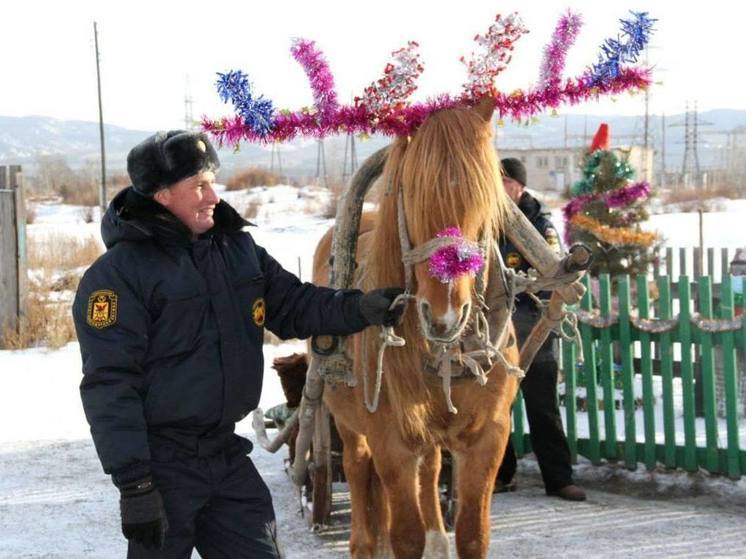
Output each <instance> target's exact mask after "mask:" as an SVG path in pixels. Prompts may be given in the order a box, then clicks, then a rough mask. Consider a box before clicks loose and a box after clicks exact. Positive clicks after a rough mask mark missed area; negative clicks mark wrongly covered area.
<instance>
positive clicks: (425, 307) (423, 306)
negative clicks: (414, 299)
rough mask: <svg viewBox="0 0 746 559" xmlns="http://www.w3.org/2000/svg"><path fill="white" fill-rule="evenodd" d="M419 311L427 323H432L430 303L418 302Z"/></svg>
mask: <svg viewBox="0 0 746 559" xmlns="http://www.w3.org/2000/svg"><path fill="white" fill-rule="evenodd" d="M420 310H421V312H422V317H423V318H425V319H426V320H428V321H429V322H432V318H433V315H432V313H431V311H430V303H428V302H427V301H420Z"/></svg>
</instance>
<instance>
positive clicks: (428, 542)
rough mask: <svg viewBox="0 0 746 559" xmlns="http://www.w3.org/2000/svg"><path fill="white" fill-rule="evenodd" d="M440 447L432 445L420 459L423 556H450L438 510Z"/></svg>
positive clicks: (441, 517) (434, 557)
mask: <svg viewBox="0 0 746 559" xmlns="http://www.w3.org/2000/svg"><path fill="white" fill-rule="evenodd" d="M440 462H441V455H440V447H439V446H433V447H432V448H431V449H430V450H428V451H427V452H426V453H425V455H424V456H423V457H422V460H421V461H420V508H421V510H422V517H423V519H424V521H425V530H426V532H425V557H432V558H433V559H445V558H448V557H450V552H449V551H448V536H446V531H445V527H444V526H443V515H442V513H441V510H440V488H439V484H438V478H439V476H440Z"/></svg>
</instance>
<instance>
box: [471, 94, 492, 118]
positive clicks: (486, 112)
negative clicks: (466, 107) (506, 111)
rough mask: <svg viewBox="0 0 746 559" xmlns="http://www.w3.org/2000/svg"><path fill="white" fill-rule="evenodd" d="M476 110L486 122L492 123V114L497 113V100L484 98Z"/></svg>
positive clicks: (475, 106)
mask: <svg viewBox="0 0 746 559" xmlns="http://www.w3.org/2000/svg"><path fill="white" fill-rule="evenodd" d="M474 110H475V111H476V113H477V114H478V115H479V116H481V117H482V118H483V119H484V121H485V122H490V121H492V113H494V112H495V98H494V97H490V96H489V95H487V96H485V97H482V98H481V99H480V100H479V101H478V102H477V104H476V105H474Z"/></svg>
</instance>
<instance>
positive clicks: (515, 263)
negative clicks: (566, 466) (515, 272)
mask: <svg viewBox="0 0 746 559" xmlns="http://www.w3.org/2000/svg"><path fill="white" fill-rule="evenodd" d="M522 262H523V258H521V255H520V254H518V253H517V252H509V253H508V256H507V257H506V258H505V264H506V265H507V266H508V268H520V266H521V263H522Z"/></svg>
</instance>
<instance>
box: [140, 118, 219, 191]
mask: <svg viewBox="0 0 746 559" xmlns="http://www.w3.org/2000/svg"><path fill="white" fill-rule="evenodd" d="M218 167H220V161H219V160H218V154H217V152H216V151H215V148H214V147H212V144H210V140H208V139H207V135H206V134H204V133H203V132H189V131H187V130H170V131H168V132H158V133H157V134H155V135H153V136H150V137H149V138H146V139H145V140H143V141H142V142H140V143H139V144H137V145H136V146H135V147H133V148H132V149H131V150H130V152H129V154H128V155H127V174H129V176H130V180H131V181H132V186H133V187H134V189H135V190H137V191H138V192H139V193H140V194H143V195H145V196H152V195H153V194H154V193H155V192H156V191H157V190H159V189H161V188H164V187H166V186H171V185H172V184H175V183H177V182H179V181H180V180H182V179H185V178H187V177H191V176H193V175H196V174H197V173H199V172H202V171H215V170H217V169H218Z"/></svg>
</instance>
